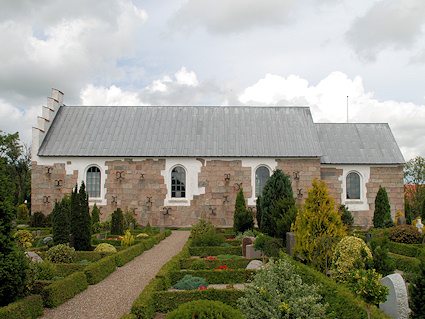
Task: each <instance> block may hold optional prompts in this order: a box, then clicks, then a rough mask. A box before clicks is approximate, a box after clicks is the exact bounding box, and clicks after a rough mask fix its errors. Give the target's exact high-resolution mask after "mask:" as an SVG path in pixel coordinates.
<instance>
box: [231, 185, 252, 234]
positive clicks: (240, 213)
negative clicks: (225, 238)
mask: <svg viewBox="0 0 425 319" xmlns="http://www.w3.org/2000/svg"><path fill="white" fill-rule="evenodd" d="M253 228H254V216H253V215H252V212H251V211H249V210H248V209H246V203H245V196H244V194H243V189H242V187H241V188H240V189H239V192H238V195H237V196H236V204H235V212H234V214H233V230H234V231H235V233H238V232H240V233H243V232H244V231H246V230H250V229H253Z"/></svg>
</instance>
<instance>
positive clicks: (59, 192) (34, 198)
mask: <svg viewBox="0 0 425 319" xmlns="http://www.w3.org/2000/svg"><path fill="white" fill-rule="evenodd" d="M77 177H78V172H77V171H74V172H73V173H72V174H66V171H65V163H55V164H54V165H37V162H35V161H33V162H32V163H31V181H32V182H31V211H32V212H37V211H41V212H43V213H44V214H45V215H48V214H50V212H51V211H52V210H53V207H54V205H55V201H56V200H57V201H61V200H62V198H63V196H64V195H65V194H68V195H69V194H71V192H72V190H73V189H74V187H75V185H76V183H77Z"/></svg>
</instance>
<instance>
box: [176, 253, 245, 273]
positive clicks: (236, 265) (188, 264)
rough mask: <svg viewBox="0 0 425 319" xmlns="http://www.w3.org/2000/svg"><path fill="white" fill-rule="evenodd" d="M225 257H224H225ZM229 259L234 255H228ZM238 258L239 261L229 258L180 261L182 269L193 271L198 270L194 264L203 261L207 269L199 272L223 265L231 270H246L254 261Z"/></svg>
mask: <svg viewBox="0 0 425 319" xmlns="http://www.w3.org/2000/svg"><path fill="white" fill-rule="evenodd" d="M223 256H224V255H223ZM228 256H229V257H232V255H228ZM235 257H238V259H233V258H232V259H229V258H218V256H217V258H218V259H193V258H188V259H181V260H180V266H181V268H182V269H192V270H196V269H195V268H194V266H193V265H194V264H195V263H197V262H198V260H201V261H202V264H203V265H205V268H199V269H198V270H202V269H216V268H218V267H220V266H221V265H227V267H229V268H231V269H245V268H246V266H247V265H248V264H249V262H250V261H251V260H252V259H246V258H243V257H242V256H235Z"/></svg>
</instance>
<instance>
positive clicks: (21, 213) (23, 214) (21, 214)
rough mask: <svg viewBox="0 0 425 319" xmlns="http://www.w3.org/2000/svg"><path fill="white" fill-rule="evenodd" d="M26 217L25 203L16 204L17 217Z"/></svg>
mask: <svg viewBox="0 0 425 319" xmlns="http://www.w3.org/2000/svg"><path fill="white" fill-rule="evenodd" d="M27 218H28V208H27V205H25V204H21V205H19V206H18V214H17V219H22V220H26V219H27Z"/></svg>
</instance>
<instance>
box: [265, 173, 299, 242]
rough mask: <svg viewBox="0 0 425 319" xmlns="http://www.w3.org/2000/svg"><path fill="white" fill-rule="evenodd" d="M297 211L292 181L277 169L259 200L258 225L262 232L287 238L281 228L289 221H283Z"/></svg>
mask: <svg viewBox="0 0 425 319" xmlns="http://www.w3.org/2000/svg"><path fill="white" fill-rule="evenodd" d="M282 199H283V200H282ZM295 210H296V208H295V200H294V193H293V190H292V185H291V180H290V178H289V176H288V175H286V174H285V173H284V172H282V171H281V170H280V169H277V170H275V171H274V172H273V174H272V176H270V178H269V179H268V180H267V182H266V185H265V186H264V188H263V192H262V195H261V196H259V197H258V199H257V223H258V225H259V228H260V231H261V232H263V233H267V234H268V235H270V236H272V237H279V238H281V239H283V238H286V232H285V233H284V234H282V232H283V231H282V229H279V227H281V226H282V225H283V224H287V223H288V219H287V220H286V221H285V222H283V221H282V219H283V218H284V216H285V215H286V214H289V215H290V216H292V217H293V215H294V212H295ZM289 220H291V218H289Z"/></svg>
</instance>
